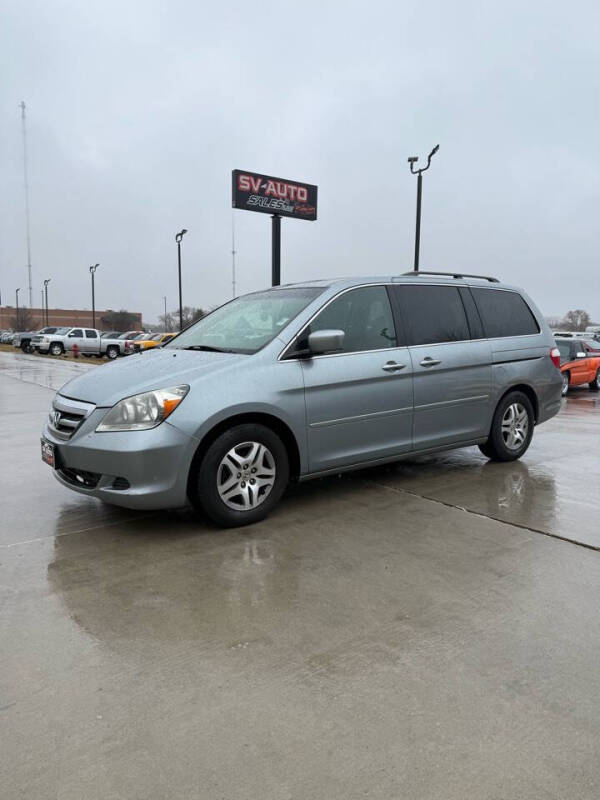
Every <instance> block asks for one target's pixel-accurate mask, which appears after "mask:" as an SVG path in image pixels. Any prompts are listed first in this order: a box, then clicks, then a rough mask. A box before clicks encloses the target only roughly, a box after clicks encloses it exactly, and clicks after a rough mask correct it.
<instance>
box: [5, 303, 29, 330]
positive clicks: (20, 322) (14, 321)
mask: <svg viewBox="0 0 600 800" xmlns="http://www.w3.org/2000/svg"><path fill="white" fill-rule="evenodd" d="M34 323H35V317H34V316H33V314H32V313H31V311H30V310H29V309H28V308H20V309H19V310H18V311H16V312H15V316H14V317H12V318H11V320H10V327H11V328H12V329H13V331H30V330H33V326H34Z"/></svg>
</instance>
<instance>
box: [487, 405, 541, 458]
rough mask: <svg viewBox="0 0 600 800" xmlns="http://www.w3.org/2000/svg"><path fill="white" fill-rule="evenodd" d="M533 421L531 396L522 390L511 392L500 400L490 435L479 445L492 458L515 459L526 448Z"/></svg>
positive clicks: (529, 441)
mask: <svg viewBox="0 0 600 800" xmlns="http://www.w3.org/2000/svg"><path fill="white" fill-rule="evenodd" d="M534 425H535V415H534V413H533V406H532V405H531V400H530V399H529V398H528V397H527V395H526V394H523V392H509V393H508V394H507V395H506V396H505V397H503V398H502V400H501V401H500V403H499V404H498V407H497V408H496V412H495V413H494V419H493V420H492V427H491V430H490V435H489V438H488V440H487V442H485V443H484V444H481V445H479V449H480V450H481V452H482V453H483V455H484V456H486V457H487V458H489V459H490V460H492V461H516V459H517V458H521V456H522V455H523V454H524V453H525V452H526V451H527V448H528V447H529V445H530V443H531V437H532V436H533V427H534Z"/></svg>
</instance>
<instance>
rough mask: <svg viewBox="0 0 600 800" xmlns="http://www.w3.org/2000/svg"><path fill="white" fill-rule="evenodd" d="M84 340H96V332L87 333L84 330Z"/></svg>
mask: <svg viewBox="0 0 600 800" xmlns="http://www.w3.org/2000/svg"><path fill="white" fill-rule="evenodd" d="M85 338H86V339H97V338H98V334H97V333H96V331H88V330H87V329H86V331H85Z"/></svg>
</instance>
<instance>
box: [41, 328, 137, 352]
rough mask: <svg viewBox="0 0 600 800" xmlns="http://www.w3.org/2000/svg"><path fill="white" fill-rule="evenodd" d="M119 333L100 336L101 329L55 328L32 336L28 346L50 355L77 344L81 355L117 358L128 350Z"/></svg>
mask: <svg viewBox="0 0 600 800" xmlns="http://www.w3.org/2000/svg"><path fill="white" fill-rule="evenodd" d="M129 333H131V331H129V332H128V333H127V334H121V335H119V336H117V337H115V338H108V337H106V336H105V337H103V336H102V331H99V330H96V329H95V328H77V327H74V328H57V329H56V331H55V332H54V333H51V334H38V335H36V336H33V337H32V339H31V342H30V347H31V348H32V349H34V350H37V352H38V353H50V355H52V356H61V355H62V354H63V353H69V352H72V351H73V349H74V346H75V345H77V348H78V351H79V353H80V354H81V355H82V356H87V357H88V358H91V356H96V357H97V358H102V356H107V357H108V358H111V359H112V358H117V357H118V356H121V355H125V354H126V353H129V352H130V349H128V347H127V345H128V344H129V342H128V340H127V339H126V338H124V337H126V336H128V335H129Z"/></svg>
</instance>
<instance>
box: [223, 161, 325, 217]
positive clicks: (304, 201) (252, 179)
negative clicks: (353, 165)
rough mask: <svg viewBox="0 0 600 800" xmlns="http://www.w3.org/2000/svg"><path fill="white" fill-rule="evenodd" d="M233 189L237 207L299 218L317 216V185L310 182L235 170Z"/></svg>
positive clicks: (234, 205) (233, 202)
mask: <svg viewBox="0 0 600 800" xmlns="http://www.w3.org/2000/svg"><path fill="white" fill-rule="evenodd" d="M231 188H232V205H233V207H234V208H239V209H245V210H246V211H260V212H262V213H263V214H277V215H279V216H281V217H295V218H296V219H308V220H316V218H317V187H316V186H313V185H312V184H310V183H298V181H290V180H284V179H283V178H273V177H271V176H270V175H261V174H259V173H257V172H245V171H244V170H241V169H234V170H233V172H232V186H231Z"/></svg>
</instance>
